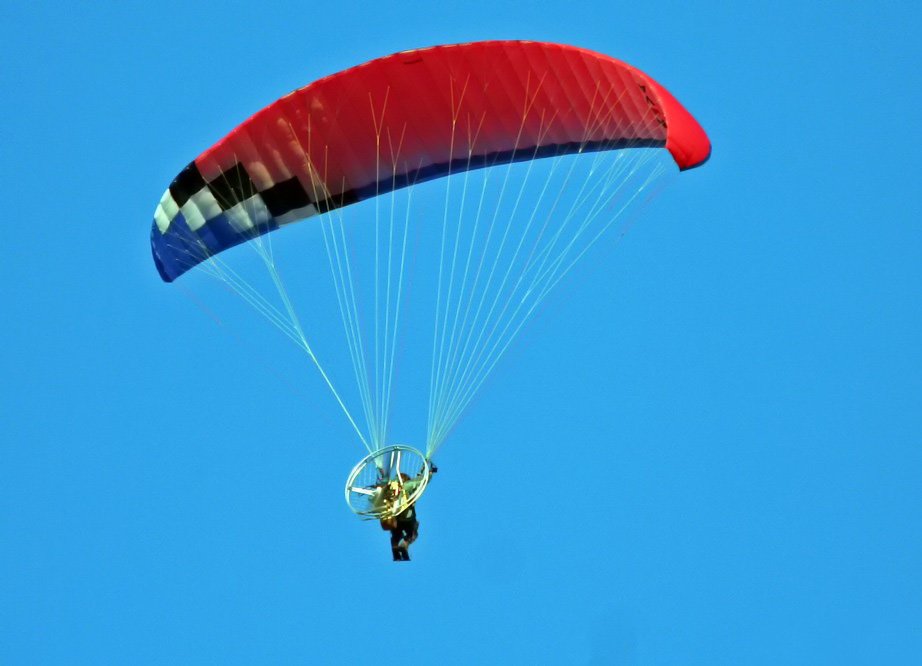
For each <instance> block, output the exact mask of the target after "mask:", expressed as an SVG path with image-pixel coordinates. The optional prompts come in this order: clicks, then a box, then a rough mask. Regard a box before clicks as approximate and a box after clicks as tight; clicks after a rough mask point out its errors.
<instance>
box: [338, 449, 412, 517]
mask: <svg viewBox="0 0 922 666" xmlns="http://www.w3.org/2000/svg"><path fill="white" fill-rule="evenodd" d="M405 454H409V455H412V456H417V457H418V460H419V461H420V462H421V463H422V469H421V470H420V471H419V472H415V470H414V472H415V473H414V474H412V475H411V476H412V478H414V479H417V478H419V485H418V486H417V487H416V488H415V489H414V490H413V492H412V494H410V495H409V496H407V495H406V493H404V492H402V491H403V479H402V478H401V477H400V473H401V472H404V470H401V469H400V463H401V460H402V459H403V458H404V457H405ZM385 456H387V458H388V460H387V465H386V467H383V466H382V458H383V457H385ZM429 465H430V463H429V460H428V459H427V458H426V456H424V455H423V454H422V453H421V452H420V451H418V450H417V449H414V448H413V447H411V446H407V445H405V444H394V445H391V446H386V447H384V448H383V449H378V450H377V451H375V452H374V453H370V454H368V455H367V456H365V457H364V458H363V459H362V460H361V461H360V462H359V463H358V464H357V465H356V466H355V467H353V468H352V471H351V472H350V473H349V477H348V478H347V479H346V488H345V495H346V504H348V505H349V508H350V509H351V510H352V512H353V513H354V514H355V515H357V516H358V517H359V518H361V519H362V520H384V519H387V518H391V517H393V516H394V515H396V514H398V513H400V512H402V511H405V510H406V509H407V507H409V506H411V505H412V504H413V503H415V502H416V500H418V499H419V498H420V497H421V496H422V494H423V492H424V491H425V490H426V487H427V486H428V485H429V474H430V470H429ZM369 466H372V468H373V469H374V471H375V483H374V484H372V485H368V484H367V482H366V483H364V484H363V482H362V481H361V480H360V479H361V477H362V476H363V473H365V472H366V471H367V470H368V467H369ZM381 471H385V476H383V477H382V476H381ZM405 473H407V474H409V472H405ZM364 476H365V477H366V478H367V477H368V474H367V473H366V474H364ZM420 476H421V478H420ZM394 481H396V482H397V484H398V486H399V487H400V489H401V494H400V496H399V498H398V499H399V500H400V501H397V502H387V501H386V500H385V501H384V503H383V504H382V505H381V506H380V507H374V506H372V507H371V508H368V505H369V504H371V500H368V499H367V498H368V497H369V496H372V497H373V496H374V495H375V494H376V493H382V494H383V492H384V489H385V487H386V486H387V485H388V484H389V483H393V482H394Z"/></svg>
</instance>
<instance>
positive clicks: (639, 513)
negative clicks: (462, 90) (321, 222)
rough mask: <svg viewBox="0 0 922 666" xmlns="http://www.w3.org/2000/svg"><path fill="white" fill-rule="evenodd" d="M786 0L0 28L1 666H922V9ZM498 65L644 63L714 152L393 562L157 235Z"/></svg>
mask: <svg viewBox="0 0 922 666" xmlns="http://www.w3.org/2000/svg"><path fill="white" fill-rule="evenodd" d="M802 4H803V3H780V4H778V5H776V6H772V7H771V8H766V9H758V10H753V9H749V8H746V9H744V8H736V9H726V8H725V5H726V3H691V4H689V3H665V4H664V3H655V4H650V3H625V4H617V3H572V2H568V3H556V4H555V3H550V2H547V3H542V4H535V3H518V2H479V1H473V2H468V3H458V5H457V6H453V7H448V8H446V7H441V8H434V7H432V6H430V3H410V2H406V3H400V5H399V8H384V7H383V6H377V7H375V8H373V9H369V8H367V7H364V6H360V5H358V4H357V3H350V2H342V3H329V4H320V5H317V4H307V3H294V2H292V3H282V2H279V3H260V4H259V5H258V6H257V5H252V6H250V5H247V4H238V3H230V4H220V3H214V4H210V3H198V4H197V6H196V7H195V8H189V7H188V6H187V4H186V3H168V2H162V3H157V4H151V3H120V4H118V5H115V4H113V5H112V6H108V7H104V6H99V7H96V8H93V9H90V8H70V9H66V10H65V9H62V5H61V4H59V3H40V2H36V3H28V4H26V3H16V4H14V3H4V4H3V5H2V6H0V61H2V62H3V65H2V67H0V94H2V98H3V105H2V111H0V117H2V127H3V130H2V139H0V145H2V150H0V176H2V178H3V180H4V182H5V183H6V184H7V186H6V188H5V191H6V197H5V206H6V216H5V220H6V229H7V233H6V234H5V240H4V244H3V261H2V262H0V285H2V286H0V290H2V291H0V294H2V304H3V313H4V317H3V319H4V325H3V326H2V327H0V336H2V337H0V342H2V345H0V348H2V350H3V352H2V354H0V376H2V377H3V378H4V381H3V382H2V384H0V387H2V388H0V543H2V544H3V546H2V548H0V572H2V573H0V599H2V603H0V635H2V636H3V638H2V640H0V661H2V662H4V663H71V664H72V663H164V662H168V663H170V662H171V663H345V662H347V661H355V660H359V659H361V660H385V661H386V660H396V659H399V660H404V659H412V660H413V661H415V662H417V663H459V664H463V663H477V662H486V663H521V664H531V663H561V664H563V663H596V664H611V663H631V664H635V663H636V664H659V663H695V664H697V663H702V664H720V663H726V664H740V663H752V664H761V663H766V664H777V663H803V664H815V663H867V664H879V663H909V662H911V661H914V658H917V657H918V655H919V653H920V651H922V621H920V619H919V618H922V583H920V579H919V575H918V572H919V570H920V565H922V536H920V532H919V530H918V525H919V524H920V522H922V515H920V506H922V447H920V440H922V436H920V435H922V409H920V407H922V405H920V397H922V372H920V370H922V351H920V345H919V340H920V339H922V335H920V334H922V314H920V310H919V294H920V287H922V261H920V260H922V230H920V227H919V219H920V216H919V205H918V199H917V196H916V192H915V189H916V188H915V187H914V186H915V179H916V164H917V161H918V154H917V153H918V147H919V145H920V130H919V126H918V122H917V121H916V115H917V113H918V108H919V107H920V102H922V100H920V92H919V86H918V72H919V68H920V65H922V58H920V47H919V45H918V39H917V32H918V31H917V27H918V26H919V24H920V14H919V12H918V10H916V9H910V8H908V7H909V6H908V5H899V4H895V3H894V4H887V5H885V6H876V7H873V8H872V7H863V6H861V5H860V4H859V3H854V4H843V6H838V7H836V8H834V9H833V8H826V9H823V8H819V7H817V8H811V7H804V6H802ZM494 38H527V39H535V40H548V41H557V42H563V43H571V44H576V45H579V46H584V47H587V48H591V49H594V50H597V51H601V52H603V53H607V54H610V55H612V56H615V57H617V58H620V59H623V60H625V61H627V62H629V63H631V64H633V65H635V66H637V67H639V68H641V69H642V70H644V71H645V72H648V73H649V74H650V75H651V76H653V77H654V78H656V79H657V80H659V81H660V82H661V83H663V84H664V85H665V86H667V87H668V88H669V89H670V90H671V91H672V92H673V93H674V94H675V95H676V97H678V98H679V99H680V100H682V101H683V103H685V104H686V106H687V107H688V108H689V109H690V110H691V111H692V112H693V113H694V114H695V116H696V117H697V118H698V119H699V120H700V121H701V123H702V124H703V125H704V127H705V128H706V129H707V130H708V133H709V135H710V137H711V140H712V142H713V145H714V154H713V157H712V159H711V161H710V162H709V163H708V164H707V165H706V166H705V167H703V168H701V169H698V170H695V171H693V172H689V173H688V174H683V175H682V176H681V177H679V178H677V179H676V182H674V183H672V184H671V186H670V187H669V189H668V190H667V191H666V192H665V193H664V194H663V195H662V196H660V197H659V198H658V199H657V200H656V201H655V202H654V204H653V205H652V206H650V207H649V209H648V210H647V211H646V212H645V214H644V217H643V219H642V220H641V221H640V222H639V223H638V224H636V225H635V226H634V228H633V229H632V230H631V233H630V234H629V235H628V236H627V237H626V239H625V240H624V241H623V242H621V243H619V244H617V247H610V248H607V249H606V248H602V249H600V250H599V251H598V252H594V253H592V254H591V255H590V256H589V257H588V258H587V259H586V261H585V263H584V265H583V266H582V267H581V269H580V271H579V272H578V274H577V275H574V276H573V278H574V279H573V280H572V281H570V282H569V283H568V284H567V285H566V286H565V287H564V288H563V289H562V290H561V291H560V292H559V294H557V295H555V296H554V297H551V298H550V299H549V301H548V303H547V304H546V306H545V307H544V308H543V309H542V311H541V313H540V316H539V317H538V318H537V319H536V320H535V321H533V322H532V325H531V326H529V328H528V330H527V331H526V334H525V336H524V337H523V339H522V340H520V344H518V345H517V346H516V347H515V349H514V351H513V352H512V353H511V354H510V355H508V356H507V357H506V358H505V359H504V361H503V363H502V364H501V366H500V368H499V369H498V370H497V373H496V374H495V375H494V377H493V378H492V379H491V381H490V382H489V383H488V385H487V386H486V387H485V389H484V393H483V395H482V396H481V399H480V400H479V401H478V402H477V404H476V405H475V407H474V408H473V409H472V410H471V412H470V413H469V414H468V415H467V417H466V418H465V419H464V420H463V422H462V423H461V425H460V426H459V428H458V429H457V430H456V431H455V432H454V433H453V435H452V438H451V439H450V440H449V441H448V442H447V443H446V445H445V447H444V449H443V450H442V452H441V453H440V456H439V458H438V462H439V465H440V467H441V468H442V471H441V472H440V474H439V478H438V479H437V481H436V482H435V484H434V485H433V487H432V489H431V490H430V491H429V492H428V493H427V495H426V497H425V499H424V500H423V501H422V502H421V505H420V516H421V520H422V535H421V538H420V540H419V542H417V543H416V544H414V546H413V555H414V561H413V562H412V564H411V565H409V566H399V567H398V566H395V565H394V564H393V563H391V562H390V561H389V553H388V547H387V542H386V535H385V534H384V533H382V532H381V531H380V530H379V529H378V528H377V527H376V526H374V525H368V524H364V523H360V522H358V521H356V520H355V519H354V518H353V516H352V515H351V514H349V513H348V511H347V509H346V507H345V506H344V504H343V502H342V495H341V492H342V491H341V487H342V482H343V480H344V478H345V475H346V473H347V472H348V469H349V468H350V467H351V465H352V464H353V463H354V462H355V461H356V460H357V459H358V458H359V457H360V456H361V454H362V448H361V446H360V445H359V444H358V443H357V442H356V441H355V438H354V437H353V436H351V434H350V431H349V427H348V424H347V423H346V422H345V420H344V419H343V418H342V416H341V414H340V413H338V412H337V411H336V409H335V405H333V404H332V402H331V399H330V398H329V395H328V394H326V393H324V392H323V387H322V385H321V384H319V382H318V380H317V377H316V376H315V374H312V372H311V369H310V368H309V367H307V366H305V367H304V371H303V373H302V372H290V371H289V372H283V373H282V374H283V375H284V376H282V377H280V376H279V373H278V372H276V370H277V369H278V367H279V366H280V365H281V366H283V367H285V368H286V369H289V368H288V367H287V366H285V365H284V364H285V361H283V360H281V357H274V356H273V355H274V354H275V353H276V351H275V350H276V349H280V348H281V347H282V343H281V342H279V341H277V340H275V339H273V340H271V342H270V341H269V340H267V341H266V343H265V345H262V343H259V344H258V345H257V346H258V348H259V352H260V353H258V354H254V353H251V352H249V351H247V348H246V347H245V346H242V345H241V342H240V340H239V339H238V338H237V337H235V333H234V332H233V331H228V330H227V328H228V327H226V326H218V325H216V324H215V322H214V321H213V319H211V318H210V317H209V316H207V315H206V314H205V313H203V311H202V310H201V309H200V308H199V307H197V306H196V305H195V303H194V302H193V301H191V300H190V299H189V298H186V297H185V296H184V294H183V293H182V292H181V291H180V290H177V289H175V288H173V286H168V285H164V284H163V283H161V282H160V280H159V278H158V276H157V274H156V271H155V270H154V267H153V264H152V262H151V259H150V254H149V247H148V232H149V225H150V219H151V215H152V211H153V208H154V206H155V205H156V202H157V200H158V198H159V196H160V194H161V193H162V191H163V189H164V188H165V187H166V185H167V184H168V183H169V181H170V179H171V178H172V177H173V176H174V175H175V174H176V172H177V171H178V170H179V169H180V168H182V166H184V165H185V163H186V162H188V161H189V160H190V159H191V158H192V157H194V156H195V155H196V154H198V152H200V151H201V150H202V149H203V148H205V147H207V146H208V145H210V144H211V143H212V142H214V141H215V140H217V139H218V138H219V137H220V136H221V135H223V134H224V133H225V132H226V131H227V130H228V129H230V128H231V127H232V126H233V125H235V124H236V123H237V122H239V121H240V120H242V119H243V118H245V117H246V116H248V115H249V114H250V113H252V112H253V111H255V110H256V109H258V108H259V107H260V106H262V105H264V104H266V103H268V102H270V101H272V100H274V99H276V98H277V97H279V96H280V95H282V94H284V93H286V92H288V91H289V90H291V89H294V88H296V87H299V86H301V85H304V84H306V83H308V82H310V81H312V80H314V79H316V78H318V77H320V76H323V75H325V74H329V73H331V72H334V71H338V70H340V69H343V68H345V67H347V66H349V65H352V64H355V63H358V62H362V61H364V60H367V59H370V58H373V57H376V56H380V55H385V54H388V53H391V52H394V51H398V50H403V49H408V48H413V47H418V46H425V45H431V44H438V43H450V42H460V41H471V40H479V39H494ZM589 285H591V288H589ZM243 326H246V324H244V325H243ZM254 326H255V325H254ZM237 330H239V329H237ZM254 330H255V329H254ZM243 333H244V335H245V336H249V335H250V331H249V330H248V329H244V330H243ZM249 348H250V349H251V348H252V345H251V346H250V347H249ZM561 460H562V461H563V462H562V463H561V462H559V461H561ZM549 475H550V476H552V477H553V478H554V479H555V483H554V484H549V483H547V481H546V479H547V478H548V476H549Z"/></svg>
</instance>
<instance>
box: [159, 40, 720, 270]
mask: <svg viewBox="0 0 922 666" xmlns="http://www.w3.org/2000/svg"><path fill="white" fill-rule="evenodd" d="M638 146H648V147H665V148H666V149H667V150H668V151H669V152H670V154H671V155H672V157H673V159H674V160H675V163H676V165H677V166H678V167H679V169H690V168H693V167H696V166H698V165H700V164H702V163H704V162H705V161H706V160H707V158H708V156H709V155H710V142H709V141H708V138H707V136H706V134H705V133H704V130H703V129H702V128H701V126H700V125H699V124H698V123H697V121H695V119H694V118H693V117H692V116H691V115H690V114H689V113H688V112H687V111H686V110H685V109H684V108H683V107H682V105H681V104H679V102H678V101H676V99H675V98H674V97H673V96H672V95H671V94H669V92H668V91H667V90H666V89H665V88H663V87H662V86H660V85H659V84H658V83H656V82H655V81H654V80H653V79H651V78H650V77H649V76H647V75H646V74H644V73H642V72H641V71H639V70H637V69H635V68H634V67H631V66H630V65H627V64H625V63H623V62H620V61H618V60H615V59H614V58H610V57H609V56H606V55H602V54H599V53H595V52H592V51H589V50H586V49H581V48H577V47H573V46H564V45H560V44H551V43H543V42H530V41H488V42H473V43H467V44H456V45H447V46H435V47H431V48H425V49H416V50H412V51H404V52H401V53H396V54H393V55H390V56H387V57H384V58H379V59H377V60H372V61H371V62H367V63H365V64H362V65H358V66H356V67H352V68H350V69H347V70H344V71H342V72H338V73H336V74H333V75H331V76H327V77H326V78H323V79H319V80H318V81H315V82H313V83H311V84H309V85H307V86H305V87H303V88H300V89H299V90H296V91H294V92H292V93H290V94H289V95H286V96H285V97H283V98H282V99H280V100H278V101H276V102H274V103H273V104H270V105H269V106H267V107H266V108H264V109H262V110H261V111H259V112H258V113H256V114H255V115H253V116H252V117H251V118H249V119H248V120H246V121H245V122H243V123H242V124H241V125H240V126H238V127H237V128H236V129H234V130H233V131H232V132H231V133H230V134H228V135H227V136H226V137H224V138H223V139H221V140H220V141H218V142H217V143H216V144H215V145H214V146H212V147H211V148H209V149H208V150H206V151H205V152H204V153H202V154H201V155H199V156H198V157H197V158H196V159H195V160H194V161H193V162H191V163H190V164H189V165H188V166H187V167H186V168H185V169H183V171H182V172H181V173H180V174H179V175H178V176H177V177H176V178H175V179H174V181H173V183H172V184H171V185H170V187H169V189H168V190H167V191H166V192H165V193H164V195H163V197H162V198H161V201H160V203H159V205H158V206H157V209H156V212H155V214H154V224H153V228H152V230H151V246H152V250H153V257H154V262H155V264H156V266H157V270H158V271H159V273H160V275H161V277H162V278H163V279H164V280H165V281H168V282H169V281H172V280H174V279H176V278H177V277H179V276H180V275H182V274H183V273H185V272H186V271H187V270H189V269H190V268H192V267H194V266H195V265H197V264H198V263H200V262H202V261H204V260H205V259H207V258H209V257H210V256H213V255H214V254H216V253H219V252H221V251H223V250H225V249H227V248H229V247H232V246H234V245H237V244H239V243H242V242H245V241H247V240H249V239H252V238H253V237H254V236H258V235H260V234H264V233H267V232H269V231H272V230H273V229H276V228H278V227H279V226H280V225H284V224H286V223H289V222H293V221H296V220H299V219H303V218H305V217H309V216H312V215H315V214H318V213H324V212H327V211H329V210H332V209H335V208H339V207H342V206H347V205H349V204H352V203H355V202H357V201H361V200H363V199H368V198H371V197H375V196H378V195H380V194H382V193H385V192H390V191H393V190H395V189H398V188H402V187H406V186H407V185H409V184H414V183H419V182H422V181H425V180H430V179H433V178H439V177H442V176H445V175H446V174H449V173H454V172H457V171H462V170H466V169H476V168H480V167H483V166H493V165H496V164H502V163H510V162H516V161H523V160H531V159H534V158H537V157H549V156H559V155H564V154H571V153H577V152H587V151H595V150H609V149H614V148H623V147H638Z"/></svg>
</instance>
